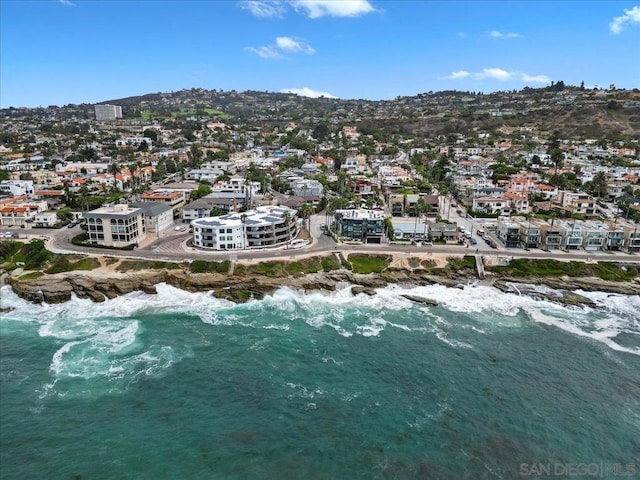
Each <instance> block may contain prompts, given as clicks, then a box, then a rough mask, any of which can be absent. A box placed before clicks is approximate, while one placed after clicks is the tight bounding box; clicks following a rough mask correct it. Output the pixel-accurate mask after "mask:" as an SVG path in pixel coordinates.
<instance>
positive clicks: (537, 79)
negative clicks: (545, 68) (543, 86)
mask: <svg viewBox="0 0 640 480" xmlns="http://www.w3.org/2000/svg"><path fill="white" fill-rule="evenodd" d="M520 75H521V78H522V81H523V82H531V83H551V79H550V78H549V77H547V76H546V75H527V74H526V73H522V74H520Z"/></svg>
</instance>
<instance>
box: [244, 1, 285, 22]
mask: <svg viewBox="0 0 640 480" xmlns="http://www.w3.org/2000/svg"><path fill="white" fill-rule="evenodd" d="M240 8H243V9H244V10H248V11H249V12H251V13H252V14H253V15H255V16H256V17H262V18H269V17H281V16H282V15H283V14H284V10H285V9H284V7H283V6H282V5H280V3H279V2H273V1H261V0H246V1H244V2H240Z"/></svg>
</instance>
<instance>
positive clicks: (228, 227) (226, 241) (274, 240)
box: [191, 206, 300, 250]
mask: <svg viewBox="0 0 640 480" xmlns="http://www.w3.org/2000/svg"><path fill="white" fill-rule="evenodd" d="M191 227H192V228H193V245H194V246H195V247H199V248H206V249H212V250H239V249H240V250H242V249H248V248H265V247H273V246H277V245H283V244H286V243H287V242H289V241H290V240H293V239H294V238H296V236H297V235H298V233H299V231H300V222H299V221H298V218H297V217H296V211H295V210H292V209H290V208H288V207H272V206H268V207H257V208H255V209H253V210H247V211H246V212H242V213H239V212H233V213H229V214H227V215H221V216H219V217H207V218H198V219H196V220H193V221H192V222H191Z"/></svg>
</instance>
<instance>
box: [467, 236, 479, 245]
mask: <svg viewBox="0 0 640 480" xmlns="http://www.w3.org/2000/svg"><path fill="white" fill-rule="evenodd" d="M469 241H470V242H471V245H477V244H478V240H476V239H475V238H474V237H471V239H469Z"/></svg>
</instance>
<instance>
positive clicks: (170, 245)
mask: <svg viewBox="0 0 640 480" xmlns="http://www.w3.org/2000/svg"><path fill="white" fill-rule="evenodd" d="M456 220H457V219H454V218H453V215H452V221H456ZM460 220H465V219H460ZM326 221H327V219H326V217H325V215H324V214H320V215H313V216H312V217H311V234H312V237H313V242H312V243H311V245H308V246H306V247H303V248H297V249H287V248H284V247H282V248H279V249H271V250H252V251H246V252H244V251H243V252H240V251H232V252H206V251H202V250H197V249H194V248H191V247H186V245H185V244H186V240H187V239H188V238H189V235H190V234H189V233H183V232H175V231H173V230H170V231H169V230H167V231H165V232H163V233H162V234H161V235H160V238H159V239H156V240H153V241H151V242H150V243H148V244H146V245H145V246H143V247H142V248H139V249H135V250H131V251H121V250H107V249H102V248H92V247H84V246H77V245H73V244H72V243H71V239H72V238H73V237H74V236H76V235H78V234H80V233H81V231H82V230H81V229H80V227H79V226H76V227H74V228H61V229H44V228H28V229H20V228H18V229H16V228H13V229H7V228H2V229H0V231H13V232H20V234H21V235H25V234H29V235H36V236H37V235H40V236H45V237H48V239H49V240H48V244H47V245H48V247H49V249H50V250H52V251H54V252H57V253H85V254H94V255H106V256H114V257H126V258H143V259H151V260H166V261H184V260H190V259H193V260H195V259H201V260H212V261H217V260H226V259H229V258H233V259H239V260H240V259H254V260H261V259H264V260H268V259H274V258H286V257H289V258H295V257H298V256H301V255H309V254H319V253H324V252H328V251H344V252H358V253H406V254H407V255H410V254H412V253H421V254H425V253H426V254H429V253H434V254H452V255H456V254H457V255H461V254H475V253H476V248H475V247H478V253H479V254H481V255H483V256H494V255H495V256H496V257H513V258H546V259H559V260H566V259H571V260H582V261H588V260H602V261H619V262H627V263H640V255H637V254H628V253H623V252H616V253H608V252H585V251H581V250H578V251H571V252H565V251H562V250H559V251H551V252H545V251H542V250H529V251H528V250H522V249H517V248H516V249H506V248H504V247H502V246H500V247H499V248H498V249H491V248H489V247H488V246H486V244H485V243H484V242H483V241H482V240H480V241H479V242H478V245H476V246H472V247H463V246H459V245H433V246H421V247H417V246H411V245H389V244H381V245H359V244H358V245H350V244H336V243H335V242H334V241H333V239H332V238H331V237H330V236H328V235H324V234H323V233H322V230H321V225H322V224H324V223H325V222H326ZM478 225H479V224H478ZM465 226H467V225H465ZM470 227H471V225H468V227H467V228H469V229H470ZM475 228H477V227H474V231H475ZM498 245H499V244H498ZM481 247H485V248H481Z"/></svg>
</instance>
